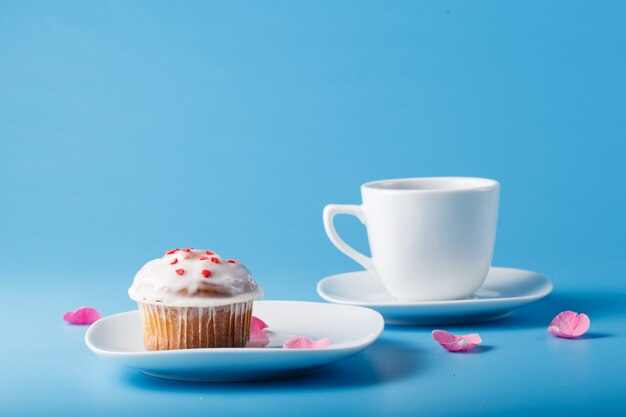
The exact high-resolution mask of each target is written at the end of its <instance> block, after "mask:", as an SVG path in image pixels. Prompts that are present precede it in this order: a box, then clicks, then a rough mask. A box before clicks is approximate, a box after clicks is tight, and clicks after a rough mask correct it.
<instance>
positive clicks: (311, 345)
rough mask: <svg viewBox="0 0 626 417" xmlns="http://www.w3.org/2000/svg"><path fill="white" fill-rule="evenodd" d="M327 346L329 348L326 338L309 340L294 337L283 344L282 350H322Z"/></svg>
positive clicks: (328, 341) (328, 340)
mask: <svg viewBox="0 0 626 417" xmlns="http://www.w3.org/2000/svg"><path fill="white" fill-rule="evenodd" d="M328 346H330V339H329V338H327V337H323V338H321V339H318V340H311V339H307V338H306V337H302V336H296V337H292V338H291V339H289V340H287V341H286V342H285V343H284V344H283V348H284V349H324V348H327V347H328Z"/></svg>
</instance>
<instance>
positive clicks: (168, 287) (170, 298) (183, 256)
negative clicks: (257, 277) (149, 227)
mask: <svg viewBox="0 0 626 417" xmlns="http://www.w3.org/2000/svg"><path fill="white" fill-rule="evenodd" d="M170 252H172V251H170ZM205 258H206V259H205ZM174 260H175V262H176V263H175V264H172V262H174ZM215 260H216V261H217V262H213V261H215ZM177 270H183V271H184V272H182V274H179V273H177V272H176V271H177ZM203 271H210V276H209V277H205V276H204V274H203ZM179 272H180V271H179ZM205 274H206V272H205ZM209 289H212V290H216V291H218V292H219V293H220V295H206V294H202V293H198V291H202V290H209ZM128 295H129V296H130V298H131V299H133V300H135V301H137V302H142V303H150V304H159V305H166V306H187V307H207V306H217V305H224V304H232V303H235V302H238V301H243V300H250V299H255V298H259V297H261V295H263V290H262V289H261V287H259V286H258V285H257V283H256V282H255V281H254V278H252V275H251V274H250V271H248V268H246V267H245V265H243V264H242V263H241V262H239V261H235V263H229V262H228V260H227V259H224V258H222V257H221V256H219V255H218V254H216V253H214V252H211V251H204V250H197V249H181V250H176V251H175V252H173V253H171V254H170V253H169V252H168V253H166V254H165V255H164V256H163V257H162V258H158V259H154V260H152V261H150V262H148V263H147V264H145V265H144V266H143V267H142V268H141V269H140V270H139V272H137V275H135V279H134V281H133V285H132V286H131V287H130V288H129V289H128Z"/></svg>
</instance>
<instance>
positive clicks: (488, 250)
mask: <svg viewBox="0 0 626 417" xmlns="http://www.w3.org/2000/svg"><path fill="white" fill-rule="evenodd" d="M499 191H500V184H498V182H497V181H494V180H490V179H485V178H467V177H432V178H406V179H395V180H383V181H374V182H369V183H366V184H363V185H362V186H361V196H362V198H363V204H361V205H360V206H357V205H343V204H341V205H339V204H330V205H328V206H326V207H325V208H324V228H325V229H326V233H327V234H328V237H329V238H330V240H331V242H333V243H334V244H335V246H337V248H338V249H339V250H340V251H341V252H343V253H344V254H346V255H347V256H349V257H350V258H352V259H354V260H355V261H356V262H358V263H359V264H361V265H362V266H363V267H364V268H365V269H366V270H367V271H369V272H370V274H371V275H372V276H373V277H375V278H377V279H378V280H380V282H381V283H382V284H383V286H384V287H385V288H386V289H387V291H389V293H391V295H393V296H394V297H395V298H396V299H397V300H398V301H409V302H410V301H436V300H454V299H462V298H467V297H469V296H470V295H472V294H473V293H474V291H476V290H477V289H478V288H480V286H481V285H482V283H483V282H484V281H485V278H486V277H487V272H489V268H490V266H491V258H492V255H493V246H494V241H495V236H496V223H497V219H498V197H499ZM337 214H351V215H353V216H356V217H357V218H358V219H359V220H360V221H361V222H362V223H363V224H364V225H365V226H366V228H367V236H368V240H369V245H370V251H371V254H372V257H371V258H370V257H367V256H365V255H363V254H362V253H360V252H358V251H357V250H355V249H353V248H352V247H350V246H348V245H347V244H346V243H345V242H344V241H343V239H342V238H341V237H340V236H339V235H338V234H337V231H336V230H335V226H334V223H333V218H334V217H335V215H337Z"/></svg>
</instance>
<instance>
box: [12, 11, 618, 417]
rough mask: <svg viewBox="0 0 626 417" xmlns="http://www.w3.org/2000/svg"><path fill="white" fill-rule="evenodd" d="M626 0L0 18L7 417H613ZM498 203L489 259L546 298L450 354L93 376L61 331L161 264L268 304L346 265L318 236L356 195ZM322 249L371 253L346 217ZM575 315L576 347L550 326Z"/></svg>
mask: <svg viewBox="0 0 626 417" xmlns="http://www.w3.org/2000/svg"><path fill="white" fill-rule="evenodd" d="M625 18H626V6H625V5H624V3H623V2H596V3H590V2H583V1H578V2H576V1H567V2H544V1H526V2H498V1H488V2H486V1H481V2H456V1H443V2H435V1H432V2H431V1H426V2H408V1H406V2H405V1H397V2H385V1H360V2H347V1H346V2H337V1H322V2H307V1H303V2H289V1H270V2H220V3H205V2H199V1H198V2H184V3H182V2H181V4H174V2H152V1H129V2H122V1H74V2H71V1H64V2H36V1H35V2H33V1H28V2H4V1H3V2H2V3H0V198H1V205H0V262H1V265H2V268H1V271H0V279H1V281H2V286H3V296H2V302H1V303H0V309H1V311H0V317H1V318H0V321H1V322H0V324H1V328H2V336H1V339H0V340H1V343H0V375H1V376H0V414H2V415H16V416H21V415H29V414H30V415H32V414H34V413H38V414H40V415H44V414H45V415H55V414H59V415H61V414H62V415H65V416H70V415H81V416H83V415H87V414H89V415H112V414H119V413H124V412H127V413H128V414H133V415H136V414H137V412H142V413H145V414H149V415H153V416H158V415H172V413H175V414H181V413H183V412H184V413H186V415H207V413H217V414H218V415H219V414H224V413H226V412H230V413H232V412H245V413H250V414H253V413H254V414H260V415H293V414H294V413H295V412H297V413H299V414H301V415H319V414H320V413H323V414H342V415H351V414H357V413H358V414H365V415H368V414H372V415H382V414H390V413H392V412H393V413H395V414H397V415H415V414H416V413H418V412H419V413H422V414H424V415H430V416H436V415H451V414H464V415H479V414H480V415H502V414H507V415H527V414H528V413H534V414H551V415H554V414H555V413H568V414H569V415H585V414H587V415H588V414H590V413H591V410H595V411H596V412H602V413H604V414H606V415H617V414H619V413H620V412H621V411H622V410H623V408H624V406H626V399H624V396H623V394H624V392H625V390H626V380H625V379H624V378H623V375H622V370H623V369H624V366H625V365H626V363H625V360H624V359H623V356H622V354H621V351H622V349H623V346H624V343H625V340H624V335H625V334H626V325H625V323H626V284H625V278H626V276H625V275H626V259H625V257H624V236H625V233H626V221H625V220H624V213H625V212H626V197H625V195H626V192H625V191H626V187H625V185H626V164H625V163H624V159H625V157H626V144H625V143H624V141H625V139H626V125H625V123H624V114H625V111H626V78H625V76H624V74H626V54H625V53H624V51H625V50H626V25H624V20H625ZM436 175H463V176H482V177H489V178H495V179H497V180H499V181H500V182H501V185H502V192H501V206H500V220H499V226H498V227H499V228H498V237H497V243H496V251H495V258H494V264H495V265H498V266H506V267H517V268H524V269H531V270H536V271H538V272H541V273H543V274H545V275H546V276H548V277H549V278H550V279H551V280H552V281H553V283H554V284H555V291H554V293H553V294H552V295H551V296H550V297H548V298H547V299H545V300H543V301H541V302H538V303H536V304H534V305H531V306H528V307H525V308H523V309H520V310H519V311H517V312H516V313H515V314H514V315H513V316H511V317H509V318H507V319H503V320H500V321H498V322H494V323H489V324H481V325H471V326H457V327H449V328H448V329H449V330H452V331H457V332H467V333H469V332H473V331H478V332H480V333H481V335H482V336H483V340H484V341H485V344H486V345H487V347H486V348H485V349H483V350H482V351H481V352H479V353H477V354H466V355H452V354H449V353H447V352H445V351H444V350H443V349H441V347H439V346H438V345H436V344H435V343H434V342H433V341H432V340H431V339H430V330H432V329H430V328H398V327H395V328H388V330H386V331H385V333H384V334H383V336H382V338H381V339H380V341H379V342H377V343H376V344H375V345H373V346H372V347H371V348H369V349H367V350H366V351H364V352H363V353H361V354H359V355H357V356H355V357H353V358H351V359H349V360H347V361H345V362H342V363H340V364H338V365H336V366H335V367H334V368H332V369H331V370H329V371H326V372H323V373H320V374H317V375H313V376H310V377H306V378H300V379H293V380H286V381H276V382H268V383H259V384H234V385H232V384H231V385H220V384H212V385H210V384H186V383H174V382H167V381H161V380H157V379H153V378H149V377H146V376H143V375H141V374H139V373H137V372H134V371H127V370H124V369H121V368H116V367H113V366H111V365H110V364H109V363H106V362H105V361H102V360H100V359H98V358H97V357H95V356H94V355H93V354H92V353H91V352H89V351H88V350H87V348H86V347H85V346H84V344H83V341H82V338H83V335H84V331H85V328H84V327H72V326H68V325H65V324H64V323H63V322H62V320H61V316H62V314H63V313H64V312H65V311H66V310H70V309H74V308H77V307H80V306H82V305H91V306H94V307H97V308H98V309H99V310H100V311H101V312H102V313H103V314H105V315H107V314H113V313H116V312H120V311H125V310H129V309H132V308H134V306H133V303H132V302H131V301H130V300H129V299H128V298H127V295H126V289H127V288H128V286H129V285H130V282H131V280H132V277H133V275H134V273H135V272H136V270H137V269H138V268H139V267H140V266H141V265H142V264H143V263H144V262H146V261H147V260H149V259H152V258H155V257H157V256H160V255H161V254H162V253H163V252H164V251H165V250H166V249H170V248H173V247H182V246H194V247H202V248H211V249H213V250H215V251H217V252H218V253H221V254H223V255H224V256H227V257H233V258H238V259H241V260H243V261H244V262H245V263H246V264H247V265H248V266H249V267H250V269H251V270H252V271H253V273H254V274H255V276H256V277H257V279H258V281H259V282H260V283H261V285H262V286H263V287H264V289H265V291H266V298H267V299H301V300H319V297H318V296H317V295H316V294H315V285H316V283H317V281H318V280H319V279H321V278H322V277H324V276H327V275H330V274H335V273H339V272H346V271H351V270H356V269H359V267H358V266H357V265H356V264H354V263H353V262H352V261H351V260H349V259H348V258H346V257H344V256H343V255H342V254H340V253H339V252H338V251H337V250H336V249H335V248H334V247H333V246H332V244H331V243H330V242H329V241H328V239H327V238H326V236H325V234H324V231H323V228H322V224H321V211H322V208H323V206H324V205H325V204H328V203H358V202H359V201H360V196H359V185H360V184H361V183H363V182H366V181H370V180H375V179H383V178H395V177H414V176H436ZM338 227H339V230H340V232H342V234H343V235H344V236H345V237H346V240H348V241H350V242H352V243H353V244H354V245H355V246H356V247H357V248H360V249H361V250H366V247H367V243H366V238H365V232H364V230H363V228H362V226H361V225H360V224H358V222H357V221H356V220H354V219H349V218H342V219H338ZM564 309H572V310H576V311H583V312H586V313H587V314H589V315H590V317H591V322H592V325H591V326H592V328H591V332H590V333H589V335H588V336H587V337H585V338H583V339H581V340H575V341H567V340H559V339H555V338H552V337H551V336H549V335H547V334H546V333H545V328H546V326H547V324H548V323H549V321H550V320H551V319H552V317H553V316H554V315H556V313H558V312H559V311H561V310H564Z"/></svg>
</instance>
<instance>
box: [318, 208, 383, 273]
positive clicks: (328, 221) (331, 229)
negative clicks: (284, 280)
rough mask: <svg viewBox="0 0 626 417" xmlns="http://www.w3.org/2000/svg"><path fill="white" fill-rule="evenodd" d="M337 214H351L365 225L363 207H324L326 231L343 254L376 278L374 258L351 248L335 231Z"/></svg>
mask: <svg viewBox="0 0 626 417" xmlns="http://www.w3.org/2000/svg"><path fill="white" fill-rule="evenodd" d="M337 214H350V215H352V216H355V217H356V218H357V219H359V220H360V221H361V223H363V224H364V225H367V224H366V223H365V215H364V213H363V208H362V207H361V206H357V205H353V204H329V205H327V206H326V207H324V214H323V216H324V229H325V230H326V234H327V235H328V238H329V239H330V241H331V242H333V244H334V245H335V246H336V247H337V249H339V250H340V251H341V252H343V253H344V254H345V255H346V256H347V257H349V258H351V259H353V260H354V261H356V262H358V263H359V264H361V266H363V268H365V269H366V270H367V271H369V273H370V274H371V275H372V276H373V277H376V274H375V273H374V264H373V262H372V258H369V257H367V256H365V255H363V254H362V253H361V252H359V251H357V250H356V249H354V248H352V247H351V246H349V245H348V244H347V243H346V242H344V240H343V239H342V238H341V236H339V234H338V233H337V230H335V223H334V222H333V219H334V218H335V215H337Z"/></svg>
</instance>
